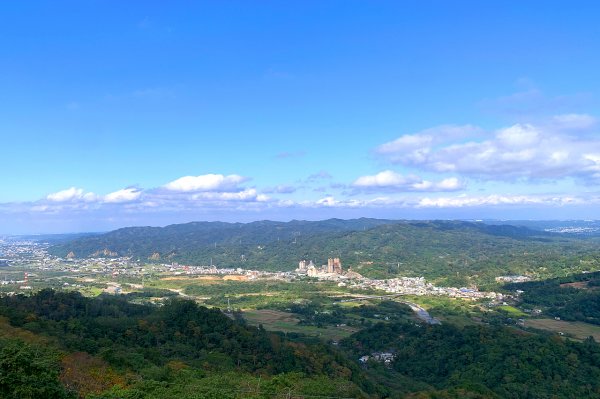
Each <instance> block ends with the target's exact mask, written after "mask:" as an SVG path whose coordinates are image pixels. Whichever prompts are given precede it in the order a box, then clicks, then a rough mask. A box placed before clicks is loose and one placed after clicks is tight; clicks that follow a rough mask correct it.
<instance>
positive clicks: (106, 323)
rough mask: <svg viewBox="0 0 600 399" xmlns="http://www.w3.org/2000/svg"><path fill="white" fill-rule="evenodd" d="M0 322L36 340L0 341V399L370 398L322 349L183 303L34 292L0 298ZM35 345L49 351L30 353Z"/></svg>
mask: <svg viewBox="0 0 600 399" xmlns="http://www.w3.org/2000/svg"><path fill="white" fill-rule="evenodd" d="M0 315H1V316H3V317H4V318H5V319H4V320H7V322H8V323H9V324H10V328H11V329H12V333H11V335H12V336H15V335H16V334H15V331H25V332H32V333H35V334H36V335H34V337H40V338H37V339H35V340H33V341H34V343H30V344H29V345H22V343H19V342H18V341H17V342H16V341H14V340H5V339H0V371H2V372H1V373H0V397H2V398H6V399H13V398H14V399H17V398H19V399H22V398H40V399H41V398H62V397H64V398H66V397H75V396H76V395H79V396H80V397H84V396H89V395H91V396H89V397H94V398H100V397H101V398H115V399H116V398H136V399H137V398H167V397H180V398H197V397H203V398H204V397H210V398H234V397H235V398H238V397H254V398H263V397H272V394H274V393H279V392H287V391H289V390H292V389H293V390H294V391H301V392H304V393H306V394H311V393H321V392H324V393H325V394H330V395H334V396H345V397H357V398H358V397H366V396H367V394H366V393H365V391H367V392H370V393H371V394H374V393H375V392H376V389H375V387H374V386H373V385H372V384H370V383H369V381H367V380H365V379H364V378H363V377H361V374H362V372H361V371H360V369H359V367H358V365H357V364H356V363H355V362H351V361H349V360H348V359H347V358H346V357H345V356H344V355H343V354H342V353H341V352H339V351H336V350H334V349H333V348H331V346H328V345H325V344H322V343H312V344H310V343H304V342H292V341H290V340H288V339H286V338H284V337H282V336H281V335H277V334H274V333H268V332H266V331H265V330H263V329H262V328H256V327H249V326H246V325H245V324H244V323H243V322H241V321H238V320H231V319H230V318H228V317H227V316H225V315H224V314H223V313H221V312H220V311H219V310H218V309H207V308H204V307H199V306H198V305H196V304H195V303H194V302H192V301H184V300H170V301H168V302H167V303H166V304H165V305H164V306H161V307H155V306H150V305H134V304H130V303H128V302H127V301H126V299H125V298H124V297H110V296H104V297H99V298H94V299H92V298H85V297H83V296H81V294H79V293H77V292H71V293H63V292H54V291H52V290H42V291H40V292H39V293H37V294H36V295H34V296H30V297H26V296H22V295H18V296H13V297H2V298H0ZM3 329H4V328H2V329H0V331H1V330H3ZM21 335H22V336H23V337H25V338H27V339H26V340H29V341H31V340H32V339H31V334H30V335H27V334H21ZM40 340H42V341H43V342H45V343H46V345H45V346H48V344H50V345H49V346H50V347H49V348H44V349H40V346H39V341H40ZM36 341H37V343H36ZM36 352H37V355H34V356H31V354H32V353H36ZM37 373H40V376H39V377H38V376H37ZM228 373H229V374H228ZM226 375H229V381H228V382H226V383H225V381H224V380H223V377H224V376H226ZM261 376H262V377H263V378H264V381H263V382H262V385H261V383H260V382H259V381H260V377H261ZM275 376H276V377H275ZM36 378H41V380H40V381H43V384H44V386H42V387H40V386H38V384H37V383H36ZM324 379H326V380H327V384H326V386H324ZM257 382H258V385H257ZM250 387H252V390H253V391H254V392H251V391H252V390H251V389H250ZM244 390H247V391H248V392H247V395H246V394H245V395H240V392H243V391H244ZM199 392H200V393H204V394H205V395H204V396H203V395H200V396H198V393H199ZM94 395H99V396H94Z"/></svg>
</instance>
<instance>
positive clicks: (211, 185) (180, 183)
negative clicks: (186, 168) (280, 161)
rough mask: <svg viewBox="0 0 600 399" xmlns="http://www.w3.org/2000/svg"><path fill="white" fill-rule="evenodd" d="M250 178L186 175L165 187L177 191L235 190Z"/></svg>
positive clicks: (219, 175)
mask: <svg viewBox="0 0 600 399" xmlns="http://www.w3.org/2000/svg"><path fill="white" fill-rule="evenodd" d="M247 180H248V179H247V178H245V177H243V176H239V175H227V176H224V175H221V174H212V173H211V174H206V175H200V176H184V177H181V178H179V179H177V180H173V181H172V182H170V183H167V184H166V185H165V186H164V188H166V189H167V190H170V191H176V192H196V191H235V190H237V189H238V185H239V184H241V183H243V182H245V181H247Z"/></svg>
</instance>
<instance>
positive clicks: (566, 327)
mask: <svg viewBox="0 0 600 399" xmlns="http://www.w3.org/2000/svg"><path fill="white" fill-rule="evenodd" d="M525 327H531V328H537V329H540V330H547V331H553V332H556V333H559V332H562V333H564V334H570V335H572V336H573V337H574V338H577V339H586V338H587V337H589V336H592V337H594V339H595V340H596V341H600V326H595V325H593V324H588V323H582V322H579V321H564V320H554V319H527V320H526V321H525Z"/></svg>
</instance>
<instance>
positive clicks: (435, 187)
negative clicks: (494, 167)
mask: <svg viewBox="0 0 600 399" xmlns="http://www.w3.org/2000/svg"><path fill="white" fill-rule="evenodd" d="M352 186H353V187H354V188H355V189H359V190H362V191H399V192H402V191H456V190H461V189H463V188H464V187H465V185H464V183H463V182H461V181H460V180H459V179H457V178H456V177H450V178H446V179H443V180H441V181H439V182H432V181H428V180H423V179H422V178H420V177H419V176H415V175H407V176H404V175H402V174H400V173H396V172H394V171H391V170H384V171H383V172H379V173H377V174H376V175H371V176H361V177H359V178H358V179H356V180H355V181H354V183H353V184H352Z"/></svg>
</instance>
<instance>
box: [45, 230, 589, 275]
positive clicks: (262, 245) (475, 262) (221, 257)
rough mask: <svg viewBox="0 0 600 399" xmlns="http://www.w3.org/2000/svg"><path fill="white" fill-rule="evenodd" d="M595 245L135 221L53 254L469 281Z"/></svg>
mask: <svg viewBox="0 0 600 399" xmlns="http://www.w3.org/2000/svg"><path fill="white" fill-rule="evenodd" d="M596 244H597V243H596V242H595V241H593V240H591V239H588V240H583V239H576V238H565V237H563V236H560V235H556V234H549V233H545V232H541V231H534V230H530V229H528V228H525V227H516V226H510V225H498V226H495V225H487V224H483V223H469V222H457V221H423V222H407V221H389V220H376V219H356V220H339V219H331V220H325V221H319V222H306V221H292V222H288V223H283V222H269V221H264V222H254V223H248V224H241V223H234V224H230V223H218V222H215V223H208V222H197V223H188V224H182V225H172V226H167V227H164V228H159V227H132V228H124V229H120V230H116V231H113V232H110V233H106V234H102V235H98V236H92V237H83V238H79V239H77V240H74V241H71V242H68V243H65V244H60V245H55V246H53V247H51V253H53V254H55V255H58V256H63V257H64V256H66V255H67V254H69V253H70V252H73V254H75V256H78V257H87V256H91V255H97V254H99V253H101V252H102V251H104V250H108V251H107V252H109V253H113V254H117V255H120V256H133V257H134V258H136V259H140V260H143V261H160V262H169V263H170V262H180V263H184V264H195V265H206V264H209V263H210V262H211V260H212V262H213V263H214V264H216V265H217V266H219V267H242V268H248V269H261V270H293V269H294V268H296V267H297V264H298V260H300V259H312V260H314V261H315V263H316V264H317V265H320V264H322V263H324V262H325V261H326V259H327V258H328V257H331V256H339V257H341V258H342V261H343V263H344V266H345V267H346V268H348V267H352V268H353V269H354V270H356V271H358V272H360V273H362V274H364V275H367V276H373V277H390V276H394V275H397V274H402V275H416V276H425V277H427V278H429V279H433V280H436V281H438V282H439V283H446V284H455V285H460V284H469V283H472V282H476V283H481V282H493V278H494V277H495V276H498V275H505V274H514V273H516V274H524V273H529V274H532V275H535V276H539V277H551V276H554V275H558V274H557V273H559V272H560V273H562V272H563V270H565V269H569V270H573V271H577V270H585V269H582V268H584V267H585V266H584V264H582V263H581V262H580V260H581V259H585V260H588V261H590V262H595V261H596V259H597V257H598V254H599V251H598V248H599V247H598V246H597V245H596Z"/></svg>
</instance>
